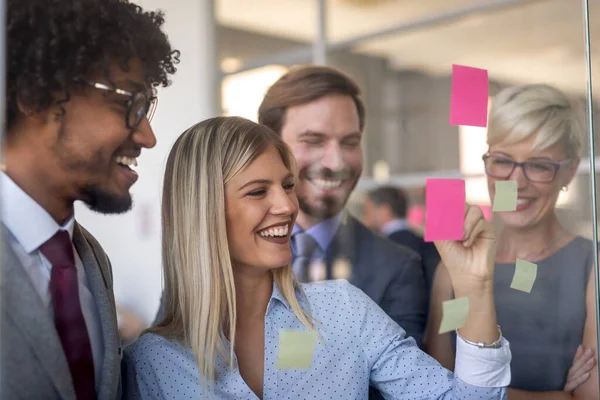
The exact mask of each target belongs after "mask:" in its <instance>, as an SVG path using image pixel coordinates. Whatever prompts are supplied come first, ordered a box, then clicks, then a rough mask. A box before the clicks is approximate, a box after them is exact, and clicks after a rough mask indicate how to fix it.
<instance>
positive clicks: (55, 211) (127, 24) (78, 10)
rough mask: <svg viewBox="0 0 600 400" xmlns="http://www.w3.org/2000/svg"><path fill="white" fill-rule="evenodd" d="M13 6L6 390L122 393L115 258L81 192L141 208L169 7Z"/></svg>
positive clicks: (116, 206)
mask: <svg viewBox="0 0 600 400" xmlns="http://www.w3.org/2000/svg"><path fill="white" fill-rule="evenodd" d="M6 5H7V7H6V39H7V40H6V59H5V62H6V74H7V76H6V93H5V95H6V115H5V122H6V132H5V135H4V136H3V143H2V145H3V146H2V147H3V150H4V155H3V160H4V163H5V165H3V168H2V171H3V172H2V173H1V175H0V179H1V183H0V185H1V187H2V189H1V195H2V199H1V202H2V213H1V218H2V229H3V232H2V248H1V252H2V273H3V276H2V288H1V291H0V292H1V293H2V314H1V315H2V320H1V324H0V325H1V333H0V337H1V345H0V352H1V362H0V368H1V370H2V373H1V377H0V380H1V383H2V384H1V386H0V398H2V399H45V400H50V399H78V400H83V399H85V400H88V399H101V400H114V399H115V398H119V396H120V378H121V373H120V371H121V369H120V365H121V347H120V342H119V334H118V331H117V320H116V309H115V300H114V295H113V275H112V269H111V265H110V262H109V260H108V258H107V256H106V254H105V253H104V251H103V250H102V247H101V246H100V244H99V243H98V242H97V241H96V239H95V238H94V237H93V236H92V235H91V234H90V233H89V232H87V231H86V230H85V229H84V228H83V227H82V226H81V225H79V224H78V223H77V221H76V220H75V219H74V207H73V203H74V202H75V201H77V200H79V201H83V202H84V203H86V204H87V205H88V206H89V207H90V208H91V209H92V210H95V211H98V212H100V213H106V214H113V213H123V212H126V211H128V210H129V209H130V208H131V205H132V198H131V194H130V192H129V190H130V188H131V186H132V185H133V184H134V182H135V181H136V180H137V174H136V173H135V172H134V171H133V170H132V169H131V167H133V166H134V165H135V164H136V158H137V156H138V155H139V154H140V152H141V151H142V149H149V148H152V147H153V146H154V144H155V143H156V138H155V136H154V133H153V132H152V129H151V128H150V124H149V118H148V117H147V116H148V115H150V114H151V111H152V110H153V105H154V97H153V96H154V95H153V88H154V87H156V86H158V85H164V86H166V85H168V84H169V80H168V76H169V75H170V74H172V73H174V72H175V67H174V63H175V62H176V61H177V53H176V52H173V51H172V50H171V46H170V44H169V41H168V40H167V37H166V36H165V34H164V33H163V32H162V30H161V27H162V24H163V16H162V14H160V13H155V12H145V11H143V10H142V9H141V8H140V7H138V6H136V5H135V4H131V3H127V2H123V1H118V0H103V1H97V0H79V1H72V0H52V1H49V0H36V1H20V0H8V1H7V4H6ZM115 228H116V229H118V227H115Z"/></svg>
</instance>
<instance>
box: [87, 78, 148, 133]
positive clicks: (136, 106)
mask: <svg viewBox="0 0 600 400" xmlns="http://www.w3.org/2000/svg"><path fill="white" fill-rule="evenodd" d="M80 82H82V83H85V84H87V85H90V86H92V87H94V88H96V89H100V90H104V91H107V92H113V93H117V94H120V95H123V96H129V101H128V102H127V112H126V113H125V123H126V125H127V128H129V129H135V128H136V127H137V126H138V125H139V124H140V122H142V119H143V118H144V116H146V118H148V122H150V121H152V117H153V116H154V112H155V111H156V106H157V105H158V97H156V96H148V94H147V93H146V92H141V91H140V92H130V91H128V90H123V89H118V88H114V87H111V86H108V85H105V84H103V83H99V82H93V81H88V80H81V81H80Z"/></svg>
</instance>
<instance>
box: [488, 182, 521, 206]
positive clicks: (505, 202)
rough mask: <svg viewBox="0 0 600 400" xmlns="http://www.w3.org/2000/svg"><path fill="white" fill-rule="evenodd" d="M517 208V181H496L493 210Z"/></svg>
mask: <svg viewBox="0 0 600 400" xmlns="http://www.w3.org/2000/svg"><path fill="white" fill-rule="evenodd" d="M516 209H517V181H496V190H495V194H494V205H493V206H492V211H494V212H502V211H515V210H516Z"/></svg>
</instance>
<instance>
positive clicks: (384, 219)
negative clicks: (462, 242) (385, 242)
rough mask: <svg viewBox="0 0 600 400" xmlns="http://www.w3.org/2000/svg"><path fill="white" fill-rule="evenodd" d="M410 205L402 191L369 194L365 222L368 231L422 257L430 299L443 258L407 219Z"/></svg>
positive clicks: (378, 190)
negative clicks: (434, 275)
mask: <svg viewBox="0 0 600 400" xmlns="http://www.w3.org/2000/svg"><path fill="white" fill-rule="evenodd" d="M408 206H409V198H408V195H407V194H406V192H405V191H404V190H403V189H402V188H399V187H394V186H381V187H378V188H376V189H373V190H371V191H369V192H368V193H367V195H366V198H365V201H364V202H363V221H364V223H365V225H366V226H367V227H368V228H370V229H372V230H373V231H375V232H377V233H379V234H380V235H382V236H385V237H387V238H388V239H390V240H391V241H392V242H395V243H398V244H400V245H402V246H406V247H408V248H409V249H412V250H413V251H415V252H416V253H417V254H419V255H420V256H421V264H422V267H423V275H424V276H425V283H426V285H427V298H428V299H429V295H430V292H431V285H432V283H433V274H434V272H435V269H436V267H437V266H438V264H439V262H440V255H439V253H438V251H437V250H436V248H435V245H434V244H433V243H426V242H425V241H424V240H423V237H422V236H421V235H418V234H417V233H415V232H414V231H413V230H412V229H411V228H410V226H409V223H408V220H407V214H408Z"/></svg>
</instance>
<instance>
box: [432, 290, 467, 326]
mask: <svg viewBox="0 0 600 400" xmlns="http://www.w3.org/2000/svg"><path fill="white" fill-rule="evenodd" d="M442 308H443V315H442V323H441V324H440V331H439V333H440V334H442V333H446V332H450V331H454V330H456V329H459V328H462V327H463V325H464V324H465V322H467V317H468V316H469V298H468V297H461V298H459V299H454V300H447V301H445V302H443V303H442Z"/></svg>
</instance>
